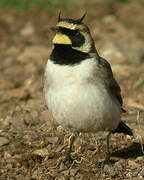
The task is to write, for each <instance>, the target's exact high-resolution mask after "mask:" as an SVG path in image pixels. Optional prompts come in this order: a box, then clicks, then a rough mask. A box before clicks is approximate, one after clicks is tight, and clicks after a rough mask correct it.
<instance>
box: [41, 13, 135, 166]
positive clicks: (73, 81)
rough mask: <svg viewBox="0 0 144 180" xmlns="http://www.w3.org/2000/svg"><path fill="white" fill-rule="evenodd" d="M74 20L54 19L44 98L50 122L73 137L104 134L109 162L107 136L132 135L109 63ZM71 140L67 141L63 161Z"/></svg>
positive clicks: (84, 28) (87, 31) (67, 157)
mask: <svg viewBox="0 0 144 180" xmlns="http://www.w3.org/2000/svg"><path fill="white" fill-rule="evenodd" d="M84 17H85V14H84V15H83V16H82V17H81V18H80V19H77V20H73V19H62V18H61V17H60V14H59V17H58V23H57V24H56V27H54V28H52V29H53V30H54V31H55V36H54V38H53V41H52V43H53V50H52V53H51V55H50V58H49V59H48V62H47V65H46V70H45V81H44V96H45V99H46V104H47V106H48V109H49V111H50V113H51V114H52V116H53V119H54V123H55V124H58V125H61V126H63V127H64V128H65V129H66V130H70V131H71V132H73V133H74V134H76V133H79V132H93V133H96V132H98V131H107V132H108V135H107V139H106V140H107V153H106V159H105V162H106V163H108V162H109V161H110V152H109V135H110V134H111V133H115V132H118V133H124V134H128V135H133V133H132V131H131V129H130V128H129V127H128V126H127V125H126V124H125V123H124V122H122V121H121V114H122V111H124V110H123V109H122V98H121V94H120V91H121V90H120V87H119V85H118V83H117V82H116V80H115V79H114V77H113V73H112V70H111V67H110V64H109V63H108V62H107V61H106V60H105V59H104V58H102V57H100V56H99V54H98V52H97V50H96V48H95V45H94V41H93V39H92V36H91V33H90V31H89V29H88V27H87V26H86V25H85V24H84V23H83V22H82V21H83V19H84ZM74 139H75V137H74V136H73V138H72V140H71V145H70V149H69V151H68V153H67V156H66V161H70V160H71V156H70V152H71V149H72V145H73V142H74Z"/></svg>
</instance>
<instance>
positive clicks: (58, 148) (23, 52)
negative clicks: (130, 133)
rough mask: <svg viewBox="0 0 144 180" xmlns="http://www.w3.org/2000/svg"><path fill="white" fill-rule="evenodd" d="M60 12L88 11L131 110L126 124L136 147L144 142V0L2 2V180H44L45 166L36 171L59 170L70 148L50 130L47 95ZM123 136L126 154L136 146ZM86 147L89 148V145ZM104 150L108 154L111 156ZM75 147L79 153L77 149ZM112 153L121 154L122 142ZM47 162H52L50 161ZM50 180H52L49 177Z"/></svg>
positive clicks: (66, 15) (97, 40)
mask: <svg viewBox="0 0 144 180" xmlns="http://www.w3.org/2000/svg"><path fill="white" fill-rule="evenodd" d="M60 10H61V16H62V17H64V18H74V19H77V18H79V17H81V16H82V15H83V13H84V12H85V11H87V15H86V17H85V19H84V23H86V24H87V25H88V27H89V28H90V31H91V34H92V36H93V38H94V41H95V45H96V48H97V50H98V52H99V54H100V55H101V56H102V57H104V58H106V59H107V60H108V61H109V62H110V64H111V66H112V69H113V72H114V75H115V77H116V79H117V81H118V82H119V84H120V86H121V89H122V96H123V99H124V108H125V109H127V110H128V113H127V114H125V115H124V116H123V117H122V119H123V120H124V121H126V122H127V123H128V124H129V126H130V127H131V128H132V129H133V130H134V132H135V134H136V136H135V137H136V138H135V139H134V142H136V143H138V142H140V141H142V138H143V137H144V1H143V0H117V1H116V0H89V1H87V0H81V1H77V0H69V1H68V0H53V1H52V0H0V133H1V134H0V148H1V150H0V152H1V153H0V159H1V163H0V177H2V178H3V179H5V178H7V177H11V178H15V177H17V178H16V179H18V178H21V179H23V178H24V177H25V176H28V177H32V176H33V179H38V176H37V175H36V174H42V172H45V173H47V172H48V170H46V169H45V170H42V169H41V168H40V169H39V171H40V173H39V172H36V171H35V168H38V167H41V165H43V167H47V168H49V167H55V166H56V164H57V161H58V159H59V158H60V157H63V155H64V153H63V152H64V151H63V150H64V149H65V148H67V146H66V147H65V146H62V145H61V142H63V138H64V139H67V137H66V136H65V135H63V133H62V134H61V132H56V131H54V130H53V129H52V127H51V126H50V125H49V119H50V118H51V117H50V115H49V113H48V110H47V108H46V106H45V101H44V98H43V92H42V90H43V73H44V68H45V64H46V62H47V59H48V57H49V55H50V52H51V50H52V43H51V41H52V37H53V32H51V31H50V27H52V26H55V24H56V23H57V17H58V14H59V11H60ZM45 122H47V124H48V126H47V127H46V126H45V125H44V124H45ZM58 133H59V138H57V134H58ZM119 137H120V138H119V139H118V138H117V139H113V140H112V141H113V142H114V141H118V140H119V148H120V147H123V148H124V147H126V146H127V145H128V144H129V143H131V141H130V140H129V139H127V138H123V136H119ZM137 137H140V138H137ZM83 141H84V143H85V145H86V146H85V148H86V149H87V150H88V148H89V145H87V143H88V142H87V141H85V139H83ZM91 146H92V145H91ZM93 146H94V144H93ZM104 146H105V144H103V145H101V146H100V148H101V152H103V151H105V150H103V147H104ZM44 147H47V148H46V149H44ZM136 147H137V146H136ZM138 147H139V146H138ZM75 148H76V149H78V148H79V144H78V143H77V144H76V145H75ZM93 148H94V147H93ZM112 148H113V149H117V146H116V144H114V145H113V147H112ZM91 149H92V148H91ZM38 150H39V151H38ZM139 151H140V150H139V149H136V151H133V152H134V153H135V154H136V152H139ZM40 152H41V154H42V155H40ZM55 152H57V153H56V155H53V154H54V153H55ZM80 152H81V151H80ZM80 152H79V155H80ZM87 152H88V151H87ZM128 152H130V151H128ZM25 153H26V154H25ZM29 153H30V155H29ZM83 153H84V152H83ZM85 153H86V151H85ZM93 153H94V152H93ZM23 154H24V155H23ZM139 155H141V154H139ZM45 156H46V157H47V158H49V157H50V159H51V161H43V160H44V158H45ZM55 156H56V157H55ZM81 156H82V155H81ZM86 156H89V159H90V162H92V161H93V160H94V159H93V158H92V157H91V153H89V154H88V155H86ZM101 157H102V155H101ZM98 158H99V156H98ZM7 160H9V161H7ZM29 160H30V161H29ZM23 162H24V164H23ZM139 162H141V164H142V161H139ZM85 163H86V164H87V163H88V162H85ZM143 163H144V162H143ZM79 166H80V168H81V169H82V171H81V170H79V171H78V172H79V173H78V174H79V176H78V177H82V178H81V179H88V177H91V175H92V174H93V172H91V168H88V166H87V167H86V166H85V165H84V164H82V165H79ZM29 167H30V169H29ZM90 167H91V166H90ZM139 168H141V165H140V164H139ZM126 169H129V171H133V173H134V172H135V171H137V172H138V169H135V170H134V169H133V170H132V169H130V166H129V165H128V167H127V168H125V169H122V171H123V172H124V171H126ZM18 170H19V171H18ZM86 170H87V172H85V171H86ZM122 171H121V172H122ZM76 172H77V170H74V171H73V173H76ZM95 172H97V169H95ZM49 173H51V174H53V176H55V177H57V176H60V175H61V174H57V173H58V172H57V171H56V170H53V169H52V170H49ZM143 173H144V172H143ZM109 174H111V172H110V173H109ZM126 174H127V172H125V174H124V175H122V174H120V173H117V176H116V177H118V178H120V177H124V179H125V178H127V175H126ZM42 175H43V174H42ZM74 175H75V174H74ZM74 175H73V176H74ZM47 177H49V178H48V179H51V178H50V177H51V176H48V174H47ZM130 178H131V176H130ZM0 179H1V178H0ZM39 179H40V178H39ZM53 179H54V178H53ZM78 179H80V178H78Z"/></svg>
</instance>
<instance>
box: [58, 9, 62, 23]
mask: <svg viewBox="0 0 144 180" xmlns="http://www.w3.org/2000/svg"><path fill="white" fill-rule="evenodd" d="M60 16H61V10H60V12H59V15H58V22H60V21H61V17H60Z"/></svg>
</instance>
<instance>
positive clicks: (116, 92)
mask: <svg viewBox="0 0 144 180" xmlns="http://www.w3.org/2000/svg"><path fill="white" fill-rule="evenodd" d="M99 65H100V66H102V68H101V69H103V76H105V78H104V79H105V82H104V83H105V85H106V88H107V89H108V90H109V92H110V93H111V94H112V95H113V96H115V97H116V98H117V100H118V101H119V103H120V105H121V106H122V104H123V101H122V97H121V89H120V86H119V85H118V83H117V81H116V80H115V78H114V77H113V73H112V70H111V66H110V64H109V63H108V62H107V61H106V60H105V59H103V58H100V61H99ZM107 79H108V80H107Z"/></svg>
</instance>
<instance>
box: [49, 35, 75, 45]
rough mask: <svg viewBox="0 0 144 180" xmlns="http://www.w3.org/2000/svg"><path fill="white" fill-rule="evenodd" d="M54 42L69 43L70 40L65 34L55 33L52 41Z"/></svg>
mask: <svg viewBox="0 0 144 180" xmlns="http://www.w3.org/2000/svg"><path fill="white" fill-rule="evenodd" d="M52 42H53V43H54V44H67V45H71V44H72V42H71V40H70V39H69V37H68V36H67V35H65V34H61V33H57V34H56V35H55V37H54V38H53V41H52Z"/></svg>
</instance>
